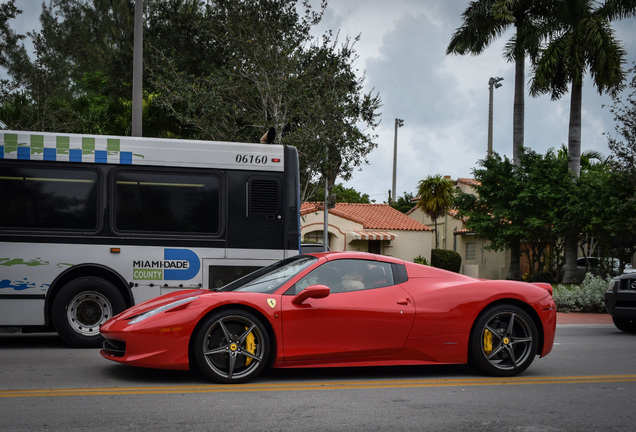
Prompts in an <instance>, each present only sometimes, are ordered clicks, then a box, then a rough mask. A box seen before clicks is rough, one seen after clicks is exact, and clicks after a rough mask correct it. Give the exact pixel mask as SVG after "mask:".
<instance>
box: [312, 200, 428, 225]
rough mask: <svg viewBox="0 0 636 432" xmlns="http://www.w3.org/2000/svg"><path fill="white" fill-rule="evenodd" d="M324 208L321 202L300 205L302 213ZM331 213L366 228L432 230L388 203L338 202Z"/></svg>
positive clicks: (330, 210)
mask: <svg viewBox="0 0 636 432" xmlns="http://www.w3.org/2000/svg"><path fill="white" fill-rule="evenodd" d="M322 209H323V204H322V203H320V202H305V203H303V204H302V206H301V207H300V214H301V215H304V214H307V213H312V212H316V211H322ZM329 214H332V215H334V216H340V217H342V218H345V219H349V220H352V221H355V222H358V223H360V224H362V226H363V228H364V229H369V230H403V231H431V229H430V228H429V227H427V226H426V225H424V224H422V223H420V222H418V221H416V220H415V219H413V218H411V217H409V216H407V215H405V214H404V213H402V212H400V211H399V210H396V209H394V208H393V207H391V206H390V205H388V204H349V203H337V204H336V206H335V207H334V208H332V209H329Z"/></svg>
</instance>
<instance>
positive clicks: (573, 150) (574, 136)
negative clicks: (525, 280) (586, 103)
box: [562, 79, 583, 283]
mask: <svg viewBox="0 0 636 432" xmlns="http://www.w3.org/2000/svg"><path fill="white" fill-rule="evenodd" d="M582 104H583V81H582V80H581V79H578V80H577V79H575V80H573V82H572V94H571V100H570V128H569V131H568V157H569V162H568V167H569V168H570V171H572V172H573V173H574V176H575V179H578V178H579V175H580V173H581V106H582ZM578 237H579V236H578V232H576V231H574V232H570V233H568V234H566V236H565V251H564V252H565V265H564V269H563V270H564V271H563V280H562V282H563V283H579V282H580V281H578V280H577V278H576V255H577V251H578Z"/></svg>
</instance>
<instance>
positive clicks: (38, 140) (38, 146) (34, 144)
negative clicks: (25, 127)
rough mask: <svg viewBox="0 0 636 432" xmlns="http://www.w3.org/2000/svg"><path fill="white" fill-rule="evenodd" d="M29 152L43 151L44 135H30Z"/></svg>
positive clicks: (38, 152)
mask: <svg viewBox="0 0 636 432" xmlns="http://www.w3.org/2000/svg"><path fill="white" fill-rule="evenodd" d="M30 138H31V154H42V153H44V135H31V137H30Z"/></svg>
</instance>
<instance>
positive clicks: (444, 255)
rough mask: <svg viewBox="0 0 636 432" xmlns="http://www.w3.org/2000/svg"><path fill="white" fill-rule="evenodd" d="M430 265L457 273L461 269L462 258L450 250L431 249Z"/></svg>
mask: <svg viewBox="0 0 636 432" xmlns="http://www.w3.org/2000/svg"><path fill="white" fill-rule="evenodd" d="M431 265H432V266H433V267H437V268H441V269H444V270H450V271H452V272H455V273H459V270H460V269H461V267H462V257H461V255H459V253H457V252H455V251H452V250H445V249H433V250H432V251H431Z"/></svg>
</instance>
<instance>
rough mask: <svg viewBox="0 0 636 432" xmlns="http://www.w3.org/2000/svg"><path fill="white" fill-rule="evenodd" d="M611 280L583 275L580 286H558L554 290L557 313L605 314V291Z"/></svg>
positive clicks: (589, 274)
mask: <svg viewBox="0 0 636 432" xmlns="http://www.w3.org/2000/svg"><path fill="white" fill-rule="evenodd" d="M610 281H611V278H607V279H603V278H602V277H601V276H594V275H592V274H591V273H587V274H586V275H585V279H583V282H582V283H581V285H580V286H579V285H569V286H566V285H558V286H556V287H555V288H554V294H553V297H554V301H555V302H556V305H557V311H559V312H591V313H602V312H605V291H606V290H607V288H608V286H609V283H610Z"/></svg>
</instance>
